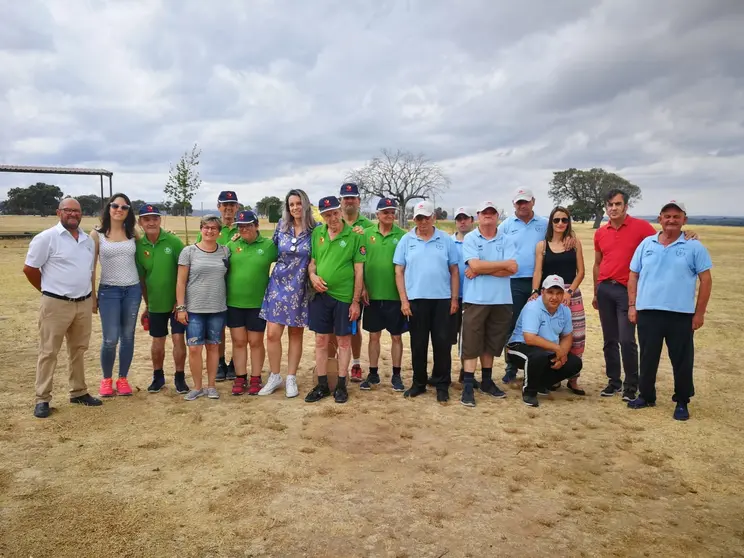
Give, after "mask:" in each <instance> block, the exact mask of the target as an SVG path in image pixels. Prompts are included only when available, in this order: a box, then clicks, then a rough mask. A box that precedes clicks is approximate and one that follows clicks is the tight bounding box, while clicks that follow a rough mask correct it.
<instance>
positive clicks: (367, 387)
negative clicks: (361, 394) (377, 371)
mask: <svg viewBox="0 0 744 558" xmlns="http://www.w3.org/2000/svg"><path fill="white" fill-rule="evenodd" d="M367 378H369V376H367ZM359 389H363V390H364V391H370V390H371V389H372V384H370V383H369V379H367V380H364V381H363V382H362V383H361V384H359Z"/></svg>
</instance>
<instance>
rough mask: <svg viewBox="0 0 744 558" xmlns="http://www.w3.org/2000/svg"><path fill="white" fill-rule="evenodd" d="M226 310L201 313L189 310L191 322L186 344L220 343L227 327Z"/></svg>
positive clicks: (188, 327)
mask: <svg viewBox="0 0 744 558" xmlns="http://www.w3.org/2000/svg"><path fill="white" fill-rule="evenodd" d="M225 314H226V312H214V313H211V314H201V313H198V314H197V313H195V312H189V323H188V325H187V326H186V344H187V345H189V346H194V345H219V344H220V341H221V340H222V330H223V329H224V327H225Z"/></svg>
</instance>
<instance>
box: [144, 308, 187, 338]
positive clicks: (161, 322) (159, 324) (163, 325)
mask: <svg viewBox="0 0 744 558" xmlns="http://www.w3.org/2000/svg"><path fill="white" fill-rule="evenodd" d="M148 314H149V315H150V337H168V322H170V330H171V334H172V335H183V334H184V333H186V326H185V325H183V324H182V323H181V322H179V321H178V320H176V317H175V316H174V315H173V313H172V312H148Z"/></svg>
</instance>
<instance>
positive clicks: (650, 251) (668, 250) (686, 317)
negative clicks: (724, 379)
mask: <svg viewBox="0 0 744 558" xmlns="http://www.w3.org/2000/svg"><path fill="white" fill-rule="evenodd" d="M659 223H660V224H661V232H660V233H658V234H656V235H654V236H650V237H648V238H646V239H645V240H643V241H642V242H641V244H640V245H639V246H638V248H637V249H636V251H635V254H633V259H632V260H631V262H630V277H629V279H628V301H629V302H628V319H629V320H630V321H631V323H634V324H636V323H637V324H638V344H639V346H640V350H641V365H640V396H639V397H637V398H636V399H634V400H633V401H630V402H628V407H630V408H631V409H642V408H644V407H653V406H654V405H656V372H657V370H658V368H659V359H660V358H661V349H662V345H663V343H664V342H665V341H666V346H667V350H668V352H669V360H671V361H672V370H673V372H674V396H673V397H672V401H675V402H676V403H677V405H676V407H675V409H674V418H675V419H676V420H687V419H688V418H690V412H689V411H688V409H687V405H688V404H689V402H690V398H691V397H692V396H693V395H695V387H694V385H693V381H692V369H693V365H694V353H695V347H694V343H693V332H694V331H696V330H698V329H700V328H701V327H702V326H703V324H704V323H705V311H706V309H707V307H708V300H709V299H710V293H711V290H712V288H713V279H712V277H711V274H710V269H711V268H712V267H713V263H712V262H711V259H710V255H709V254H708V251H707V250H706V249H705V247H704V246H703V245H702V244H701V243H700V241H698V240H686V239H685V235H684V234H683V232H682V227H683V226H684V225H685V224H686V223H687V208H686V207H685V204H684V203H682V202H680V201H675V200H672V201H670V202H669V203H667V204H666V205H664V207H662V208H661V213H660V215H659ZM698 278H699V279H700V289H699V292H698V296H697V303H695V287H696V285H697V281H698Z"/></svg>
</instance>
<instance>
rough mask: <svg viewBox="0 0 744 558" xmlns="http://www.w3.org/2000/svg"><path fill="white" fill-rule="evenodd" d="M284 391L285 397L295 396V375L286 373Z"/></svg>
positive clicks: (296, 392)
mask: <svg viewBox="0 0 744 558" xmlns="http://www.w3.org/2000/svg"><path fill="white" fill-rule="evenodd" d="M284 393H285V394H286V396H287V397H297V394H298V393H299V391H297V376H290V375H287V385H286V386H285V387H284Z"/></svg>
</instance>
